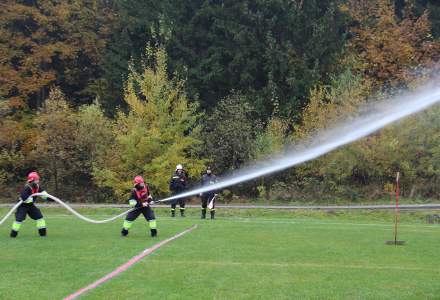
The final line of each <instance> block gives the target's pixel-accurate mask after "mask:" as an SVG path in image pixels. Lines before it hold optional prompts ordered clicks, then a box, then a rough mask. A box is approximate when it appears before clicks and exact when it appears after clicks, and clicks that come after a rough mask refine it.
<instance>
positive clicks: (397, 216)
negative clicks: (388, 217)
mask: <svg viewBox="0 0 440 300" xmlns="http://www.w3.org/2000/svg"><path fill="white" fill-rule="evenodd" d="M399 177H400V173H399V172H397V175H396V208H395V209H394V240H392V241H386V242H385V244H387V245H396V246H397V245H405V241H399V240H398V239H397V229H398V227H399V221H400V212H399V192H400V187H399Z"/></svg>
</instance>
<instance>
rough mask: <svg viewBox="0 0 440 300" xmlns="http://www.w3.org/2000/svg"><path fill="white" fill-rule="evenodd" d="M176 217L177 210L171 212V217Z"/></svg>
mask: <svg viewBox="0 0 440 300" xmlns="http://www.w3.org/2000/svg"><path fill="white" fill-rule="evenodd" d="M175 216H176V211H175V210H171V217H172V218H174V217H175Z"/></svg>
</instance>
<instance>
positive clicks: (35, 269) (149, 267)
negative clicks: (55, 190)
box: [0, 208, 440, 299]
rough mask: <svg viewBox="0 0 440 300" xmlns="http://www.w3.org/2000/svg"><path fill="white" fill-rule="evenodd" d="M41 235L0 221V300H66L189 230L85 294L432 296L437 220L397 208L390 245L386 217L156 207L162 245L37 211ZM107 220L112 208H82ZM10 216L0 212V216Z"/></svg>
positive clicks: (439, 272) (136, 233)
mask: <svg viewBox="0 0 440 300" xmlns="http://www.w3.org/2000/svg"><path fill="white" fill-rule="evenodd" d="M42 210H43V213H44V214H45V216H46V220H47V225H48V234H49V236H48V237H47V238H45V239H42V238H40V237H38V235H37V232H36V229H35V226H34V221H32V220H27V221H26V222H25V224H24V225H23V229H22V232H20V235H19V238H17V239H10V238H9V237H8V234H9V229H10V228H9V225H10V224H11V222H12V219H11V220H9V221H8V222H7V224H6V225H2V226H0V299H62V298H63V297H65V296H67V295H69V294H70V293H72V292H75V291H76V290H78V289H79V288H82V287H84V286H86V285H88V284H90V283H91V282H93V281H95V280H97V279H99V278H101V277H102V276H104V275H106V274H108V273H109V272H111V271H113V270H114V269H115V268H116V267H118V266H119V265H121V264H123V263H125V262H126V261H127V260H128V259H130V258H131V257H133V256H135V255H137V254H139V253H140V252H141V251H142V250H143V249H145V248H147V247H149V246H151V245H153V244H155V243H156V242H158V241H159V240H162V239H165V238H168V237H170V236H172V235H174V234H176V233H178V232H180V231H182V230H184V229H186V228H188V227H190V226H191V225H192V224H199V227H198V228H197V229H196V230H195V231H193V232H191V233H189V234H187V235H185V236H183V237H181V238H179V239H177V240H175V241H173V242H171V243H170V244H168V245H166V246H164V247H162V248H160V249H159V250H158V251H157V252H155V253H153V254H152V255H150V256H148V257H146V258H144V259H143V260H142V261H141V262H140V263H138V264H136V265H135V266H133V267H132V268H130V269H129V270H128V271H126V272H124V273H123V274H121V275H120V276H118V277H116V278H114V279H112V280H111V281H109V282H107V283H105V284H104V285H102V286H100V287H99V288H97V289H96V290H94V291H91V292H89V293H88V294H86V295H85V296H83V297H82V299H439V297H440V285H439V283H438V282H439V279H440V251H439V246H440V224H433V225H428V224H425V223H424V221H423V220H424V215H426V214H427V213H432V212H415V213H410V212H402V216H401V220H402V224H401V227H400V236H399V239H402V240H405V241H406V242H407V245H405V246H387V245H385V244H384V241H385V240H389V239H392V226H391V222H392V220H393V216H392V213H391V212H372V211H363V212H359V211H356V212H332V213H325V212H320V211H315V212H310V211H275V210H223V211H219V218H218V219H217V220H215V221H211V220H199V219H198V218H197V216H198V214H197V210H191V211H189V216H188V217H187V218H185V219H181V218H176V219H170V218H168V216H167V215H168V213H167V211H165V210H158V211H157V216H158V226H159V235H160V236H159V238H158V239H152V238H150V237H149V236H148V235H147V227H146V224H145V221H144V220H143V219H138V220H137V221H136V222H135V224H134V226H133V230H132V231H131V232H130V235H129V237H127V238H122V237H120V236H119V231H120V226H121V223H122V220H119V221H115V222H112V223H109V224H104V225H93V224H88V223H85V222H83V221H80V220H77V219H76V218H75V217H73V216H71V215H69V214H68V213H67V212H66V211H64V210H62V209H53V208H43V209H42ZM81 212H82V213H86V214H87V215H90V216H94V217H96V218H104V217H103V215H114V214H116V213H117V212H120V210H118V209H94V210H91V209H82V210H81ZM5 213H6V209H1V210H0V216H3V215H4V214H5Z"/></svg>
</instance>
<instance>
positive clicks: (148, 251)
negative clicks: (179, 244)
mask: <svg viewBox="0 0 440 300" xmlns="http://www.w3.org/2000/svg"><path fill="white" fill-rule="evenodd" d="M196 228H197V225H193V226H191V227H190V228H188V229H186V230H184V231H182V232H181V233H178V234H176V235H175V236H172V237H170V238H168V239H166V240H163V241H162V242H159V243H157V244H155V245H153V246H152V247H150V248H147V249H145V250H144V251H142V252H141V253H140V254H138V255H136V256H135V257H133V258H131V259H130V260H129V261H128V262H126V263H125V264H123V265H121V266H119V267H118V268H116V269H115V270H114V271H113V272H111V273H109V274H107V275H105V276H104V277H102V278H100V279H98V280H97V281H95V282H93V283H92V284H89V285H88V286H86V287H84V288H82V289H80V290H78V291H76V292H75V293H73V294H71V295H69V296H67V297H65V298H64V300H72V299H76V298H77V297H79V296H81V295H82V294H84V293H86V292H88V291H90V290H93V289H95V288H97V287H98V286H100V285H101V284H103V283H105V282H107V281H109V280H110V279H112V278H113V277H115V276H117V275H119V274H120V273H122V272H124V271H126V270H127V269H128V268H129V267H131V266H132V265H134V264H135V263H137V262H138V261H140V260H141V259H143V258H144V257H145V256H148V255H150V254H151V253H153V252H154V251H156V250H157V249H159V248H160V247H162V246H164V245H166V244H168V243H169V242H171V241H174V240H175V239H177V238H179V237H181V236H183V235H184V234H187V233H189V232H191V231H193V230H194V229H196Z"/></svg>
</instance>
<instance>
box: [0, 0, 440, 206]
mask: <svg viewBox="0 0 440 300" xmlns="http://www.w3.org/2000/svg"><path fill="white" fill-rule="evenodd" d="M0 11H1V13H0V14H1V17H0V185H1V187H2V188H1V191H2V192H1V195H0V199H1V200H2V201H5V202H10V201H11V200H12V199H15V198H16V197H17V192H18V191H19V189H20V188H21V187H22V185H23V184H24V182H25V178H26V175H27V174H28V173H29V172H30V171H34V170H38V172H39V173H40V175H41V177H42V184H43V185H44V186H45V187H47V190H48V191H49V192H50V193H52V194H55V195H57V196H58V197H60V198H61V197H63V198H64V199H69V200H70V201H83V202H121V203H123V202H124V203H125V202H126V198H127V197H126V195H127V193H128V191H129V190H130V189H131V187H132V179H133V177H134V176H135V175H138V174H142V175H143V176H144V177H145V178H146V180H147V181H148V184H149V186H150V188H151V190H152V192H153V193H154V195H157V196H160V197H164V196H167V195H169V190H168V183H169V180H170V176H171V175H172V173H173V171H174V170H175V166H176V165H177V164H182V165H183V166H184V168H185V170H187V172H188V174H189V176H190V183H191V184H192V185H197V184H198V183H199V182H200V177H201V174H202V173H203V171H204V170H205V168H206V166H208V165H209V166H211V167H212V170H213V172H214V173H215V174H217V175H218V176H219V177H220V178H221V177H222V176H225V175H226V174H233V173H234V172H235V171H236V170H239V169H240V168H243V167H245V166H249V165H252V164H254V163H255V162H258V161H261V160H264V159H266V158H270V157H272V156H274V155H282V154H283V152H285V151H287V149H288V148H289V146H290V145H292V144H295V143H297V142H298V141H301V140H304V139H307V138H308V137H310V136H313V134H315V133H316V132H319V131H320V130H323V129H325V128H328V127H330V126H332V124H334V123H335V122H338V121H341V120H344V119H346V118H349V117H352V116H353V115H356V113H357V111H358V108H360V107H362V106H363V105H365V104H367V103H371V102H373V101H383V100H386V99H388V98H390V97H396V96H398V95H399V94H401V93H403V92H404V91H411V90H415V89H416V88H418V87H420V86H422V85H424V84H425V83H426V82H428V81H431V80H435V78H436V76H437V75H438V71H439V66H440V65H439V60H440V3H439V2H438V1H435V0H394V1H391V0H308V1H304V0H253V1H249V0H233V1H232V0H223V1H222V0H211V1H209V0H205V1H202V0H180V1H171V0H163V1H154V0H66V1H56V0H15V1H13V0H2V1H1V2H0ZM437 78H438V77H437ZM439 141H440V107H434V108H432V109H430V110H428V111H425V112H422V113H419V114H417V115H415V116H412V117H410V118H407V119H405V120H404V121H402V122H399V123H398V124H396V125H392V126H389V127H386V128H384V129H382V130H381V131H379V132H376V133H375V134H373V135H371V136H369V137H367V138H364V139H361V140H359V141H357V142H355V143H353V144H350V145H348V146H346V147H343V148H340V149H338V150H336V151H334V152H331V153H329V154H327V155H325V156H323V157H321V158H319V159H316V160H313V161H311V162H308V163H304V164H301V165H299V166H296V167H294V168H290V169H287V170H285V171H282V172H280V173H276V174H272V175H270V176H265V177H263V178H259V179H256V180H254V181H251V182H248V183H245V184H240V185H239V186H233V187H230V188H228V189H225V190H223V193H222V197H223V199H224V200H225V201H228V200H231V199H232V200H233V199H236V198H243V199H247V200H250V201H251V200H253V199H264V200H267V201H270V200H277V201H290V200H291V199H295V200H298V201H304V202H320V201H327V199H346V200H347V201H353V202H356V201H361V200H365V199H367V200H375V199H379V198H386V197H389V193H390V192H391V191H392V190H393V188H394V187H393V181H394V178H395V174H396V172H400V173H401V174H402V178H401V180H402V188H401V192H402V194H403V196H404V197H407V198H412V199H439V198H440V144H439Z"/></svg>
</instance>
